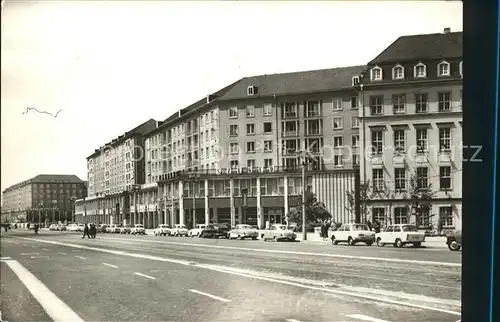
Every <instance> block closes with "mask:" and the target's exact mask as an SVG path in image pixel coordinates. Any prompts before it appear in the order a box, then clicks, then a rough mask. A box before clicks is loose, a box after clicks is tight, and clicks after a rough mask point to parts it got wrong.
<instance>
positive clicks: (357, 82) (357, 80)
mask: <svg viewBox="0 0 500 322" xmlns="http://www.w3.org/2000/svg"><path fill="white" fill-rule="evenodd" d="M358 85H359V76H354V77H353V78H352V86H353V87H354V86H358Z"/></svg>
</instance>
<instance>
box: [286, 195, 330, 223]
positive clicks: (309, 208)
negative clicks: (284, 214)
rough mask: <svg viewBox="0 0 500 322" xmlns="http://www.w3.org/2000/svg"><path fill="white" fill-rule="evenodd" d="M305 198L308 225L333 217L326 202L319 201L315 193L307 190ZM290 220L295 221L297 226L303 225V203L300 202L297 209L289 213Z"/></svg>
mask: <svg viewBox="0 0 500 322" xmlns="http://www.w3.org/2000/svg"><path fill="white" fill-rule="evenodd" d="M305 199H306V202H305V203H306V221H307V225H310V224H314V223H317V222H318V221H320V220H328V219H331V218H332V215H331V214H330V212H329V211H328V210H327V209H326V206H325V204H324V203H323V202H321V201H318V199H317V198H316V195H315V194H314V193H312V192H310V191H306V195H305ZM288 222H294V223H296V224H297V226H302V203H300V204H299V205H298V206H297V208H296V209H295V210H293V211H291V212H290V214H289V215H288Z"/></svg>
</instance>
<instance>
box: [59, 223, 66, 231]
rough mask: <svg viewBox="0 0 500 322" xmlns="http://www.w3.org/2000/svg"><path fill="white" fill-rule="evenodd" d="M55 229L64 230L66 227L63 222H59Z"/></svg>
mask: <svg viewBox="0 0 500 322" xmlns="http://www.w3.org/2000/svg"><path fill="white" fill-rule="evenodd" d="M57 230H59V231H66V230H68V227H67V226H66V225H65V224H60V225H57Z"/></svg>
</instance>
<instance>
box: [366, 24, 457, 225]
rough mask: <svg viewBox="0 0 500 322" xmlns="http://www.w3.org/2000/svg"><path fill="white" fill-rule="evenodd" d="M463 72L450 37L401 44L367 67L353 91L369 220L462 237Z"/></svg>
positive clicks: (422, 37) (419, 37) (407, 40)
mask: <svg viewBox="0 0 500 322" xmlns="http://www.w3.org/2000/svg"><path fill="white" fill-rule="evenodd" d="M462 68H463V63H462V32H450V30H449V29H445V30H444V32H443V33H439V34H427V35H415V36H403V37H400V38H399V39H397V40H396V41H395V42H394V43H393V44H391V45H390V46H389V47H387V48H386V49H385V50H384V51H383V52H382V53H381V54H380V55H378V56H377V57H376V58H375V59H374V60H372V61H371V62H370V63H369V64H368V66H367V70H366V72H365V73H364V74H363V77H362V80H361V83H360V85H359V86H357V88H358V90H359V97H360V101H361V102H362V105H363V109H360V114H359V116H360V119H361V125H362V127H361V128H362V131H361V142H362V150H363V151H364V152H366V153H365V157H363V158H361V166H360V168H361V180H362V181H364V182H370V184H371V185H372V192H376V196H375V197H374V199H373V200H371V201H370V202H369V203H370V205H369V206H368V208H369V213H370V217H371V220H377V221H379V222H381V223H384V222H385V223H414V224H417V225H418V226H419V227H421V228H424V227H425V228H427V227H429V226H430V225H433V226H434V227H436V226H437V225H438V221H440V222H441V225H442V226H443V228H444V229H446V228H455V229H461V216H462V210H461V208H462V206H461V205H462V150H461V147H462V77H463V71H462ZM412 194H413V195H414V197H415V196H418V195H420V197H417V200H421V198H422V196H427V198H429V197H431V200H430V201H427V202H425V204H427V205H428V204H430V206H431V207H430V209H429V208H428V207H420V208H419V207H415V203H414V202H413V201H412V200H411V198H410V197H411V196H410V195H412ZM419 198H420V199H419ZM420 204H422V203H420ZM423 208H425V209H423Z"/></svg>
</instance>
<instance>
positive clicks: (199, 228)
mask: <svg viewBox="0 0 500 322" xmlns="http://www.w3.org/2000/svg"><path fill="white" fill-rule="evenodd" d="M206 228H207V225H205V224H199V225H196V226H195V228H193V229H190V230H189V231H188V236H189V237H198V236H200V234H201V232H202V231H203V230H204V229H206Z"/></svg>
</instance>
